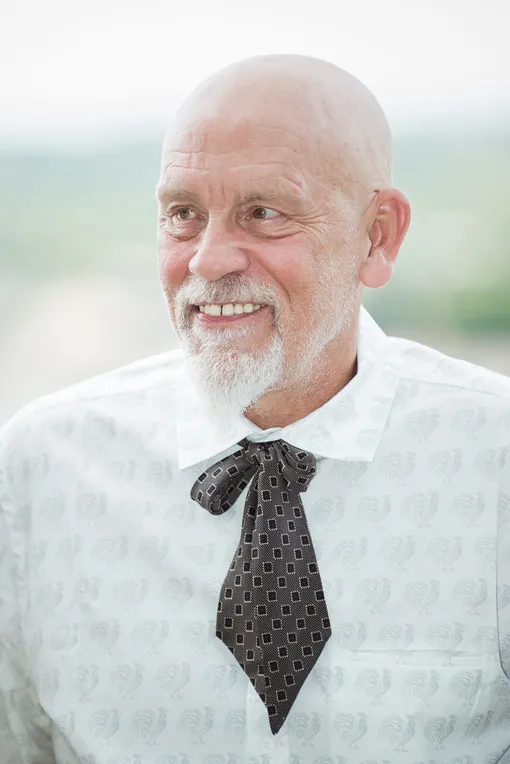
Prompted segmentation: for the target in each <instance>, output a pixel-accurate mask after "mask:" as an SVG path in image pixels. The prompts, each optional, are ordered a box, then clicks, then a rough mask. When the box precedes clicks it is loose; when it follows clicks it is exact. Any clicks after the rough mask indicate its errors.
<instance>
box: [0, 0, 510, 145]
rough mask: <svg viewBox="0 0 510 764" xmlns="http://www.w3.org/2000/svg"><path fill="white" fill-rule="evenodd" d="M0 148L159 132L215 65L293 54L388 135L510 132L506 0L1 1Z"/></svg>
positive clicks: (90, 141)
mask: <svg viewBox="0 0 510 764" xmlns="http://www.w3.org/2000/svg"><path fill="white" fill-rule="evenodd" d="M0 6H1V8H0V19H1V23H0V72H1V74H0V148H2V147H3V148H5V147H9V146H12V145H15V144H17V145H21V146H26V145H37V144H51V145H53V146H58V145H62V146H68V145H70V144H71V145H72V144H75V145H82V144H87V143H88V144H94V143H96V142H104V141H106V142H112V141H114V140H118V139H119V136H120V139H121V140H129V139H132V138H133V137H138V138H144V137H149V136H157V135H159V134H160V132H161V131H162V130H163V128H164V124H165V121H166V115H168V114H169V113H171V111H172V109H173V108H175V106H176V105H177V104H178V103H179V101H180V100H181V99H182V98H183V97H184V96H185V95H186V93H188V92H189V91H190V90H191V89H192V88H193V87H194V86H195V85H197V84H198V83H199V82H200V80H201V79H203V78H204V77H206V76H207V75H209V74H210V73H212V72H213V71H215V70H216V69H218V68H220V67H221V66H224V65H225V64H228V63H230V62H232V61H235V60H237V59H240V58H246V57H247V56H251V55H257V54H262V53H278V52H283V53H285V52H292V53H303V54H308V55H312V56H318V57H320V58H324V59H327V60H329V61H331V62H333V63H335V64H338V65H339V66H341V67H343V68H345V69H347V70H349V71H350V72H352V73H353V74H355V75H356V76H357V77H358V78H359V79H361V80H362V81H363V82H365V84H366V85H367V86H368V87H369V88H370V89H371V90H372V91H373V92H374V93H375V95H376V96H377V98H378V99H379V100H380V102H381V103H382V105H383V107H384V109H385V110H386V112H387V114H388V117H389V119H390V122H391V124H392V127H393V128H394V130H395V131H406V130H409V129H415V128H416V127H423V126H428V125H430V124H437V123H440V124H441V125H442V126H444V125H446V126H450V127H452V128H453V129H455V130H458V129H459V128H460V129H464V128H465V129H473V128H476V127H478V126H480V125H485V124H488V123H489V124H492V125H496V126H498V125H503V124H510V45H509V35H508V29H509V27H510V0H350V2H347V1H346V0H308V1H307V2H302V0H256V2H249V0H193V1H192V2H184V0H86V2H84V1H83V0H0Z"/></svg>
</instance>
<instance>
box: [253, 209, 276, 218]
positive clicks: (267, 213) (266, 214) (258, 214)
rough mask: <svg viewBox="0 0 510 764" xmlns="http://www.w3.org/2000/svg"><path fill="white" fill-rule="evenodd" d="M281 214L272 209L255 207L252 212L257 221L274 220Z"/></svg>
mask: <svg viewBox="0 0 510 764" xmlns="http://www.w3.org/2000/svg"><path fill="white" fill-rule="evenodd" d="M271 213H272V214H271ZM279 214H280V213H279V212H277V211H276V210H273V209H272V208H271V207H255V208H254V209H253V211H252V215H253V217H254V218H255V219H256V220H273V219H274V218H275V217H278V215H279Z"/></svg>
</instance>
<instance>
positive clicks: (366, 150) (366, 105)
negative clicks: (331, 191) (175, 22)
mask: <svg viewBox="0 0 510 764" xmlns="http://www.w3.org/2000/svg"><path fill="white" fill-rule="evenodd" d="M204 123H207V125H208V127H209V130H207V127H206V128H205V130H204V134H205V133H208V132H210V133H211V134H213V133H217V131H218V130H222V129H223V130H224V131H225V133H228V134H229V136H230V138H231V139H232V141H233V145H235V141H236V134H237V135H238V137H239V139H241V137H242V134H243V132H244V130H245V128H246V126H247V125H249V124H257V125H263V126H265V127H266V128H267V130H268V131H270V130H274V131H288V132H289V133H290V134H291V135H292V136H297V137H298V138H299V139H300V141H301V143H302V145H301V147H300V150H301V152H302V153H306V154H308V155H309V158H310V159H311V161H312V166H313V168H314V171H315V173H316V174H317V176H318V180H320V181H321V182H323V183H326V184H328V185H331V184H332V185H341V186H342V188H343V190H344V192H347V193H349V195H350V196H354V197H357V196H361V197H366V194H368V193H371V192H372V191H374V190H379V189H382V188H386V187H388V186H389V185H390V184H391V164H392V148H391V133H390V129H389V126H388V122H387V119H386V117H385V115H384V112H383V110H382V108H381V106H380V104H379V103H378V101H377V100H376V98H375V97H374V96H373V94H372V93H371V92H370V91H369V90H368V88H366V87H365V85H363V84H362V83H361V82H360V81H359V80H357V79H356V78H355V77H353V76H352V75H351V74H349V73H348V72H346V71H344V70H343V69H340V68H339V67H337V66H334V65H333V64H331V63H328V62H326V61H322V60H320V59H317V58H311V57H307V56H299V55H271V56H259V57H255V58H250V59H246V60H244V61H240V62H237V63H234V64H232V65H230V66H227V67H226V68H224V69H222V70H220V71H219V72H217V73H215V74H213V75H212V76H211V77H209V78H208V79H207V80H205V81H204V82H203V83H202V84H201V85H199V86H198V88H197V89H196V90H195V91H193V92H192V93H191V95H190V96H189V97H188V98H187V99H186V101H185V102H184V103H183V104H182V106H181V108H180V109H179V112H178V113H177V115H176V117H175V120H174V123H173V125H172V128H171V131H170V135H169V140H171V139H172V138H173V137H175V135H176V134H178V133H182V132H187V131H189V130H193V127H194V126H196V125H201V127H202V128H204ZM209 148H210V147H207V146H204V151H205V150H209Z"/></svg>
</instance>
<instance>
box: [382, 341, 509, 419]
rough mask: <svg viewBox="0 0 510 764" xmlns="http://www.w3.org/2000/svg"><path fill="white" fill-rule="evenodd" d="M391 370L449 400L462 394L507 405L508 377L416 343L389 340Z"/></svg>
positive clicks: (402, 377)
mask: <svg viewBox="0 0 510 764" xmlns="http://www.w3.org/2000/svg"><path fill="white" fill-rule="evenodd" d="M388 340H389V357H390V366H391V367H392V368H393V369H394V371H395V372H396V373H397V375H398V376H399V377H400V378H401V379H403V380H405V379H407V380H409V381H410V382H411V381H414V382H416V383H422V384H423V385H427V386H430V387H435V388H437V389H438V391H439V388H441V393H442V394H447V393H448V391H449V392H450V394H451V395H452V396H455V395H458V394H459V393H461V392H464V393H468V394H472V395H473V396H475V397H476V396H477V394H479V396H480V398H484V399H485V400H487V401H488V400H489V399H490V398H491V396H492V397H494V402H495V403H497V402H500V403H501V404H502V405H505V404H507V405H510V377H507V376H505V375H504V374H499V373H497V372H495V371H491V370H490V369H486V368H485V367H483V366H478V365H477V364H474V363H470V362H469V361H463V360H462V359H459V358H454V357H452V356H448V355H445V354H444V353H441V352H440V351H439V350H435V349H434V348H431V347H428V346H427V345H422V344H420V343H419V342H414V341H412V340H407V339H403V338H400V337H389V338H388Z"/></svg>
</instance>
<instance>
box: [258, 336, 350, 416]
mask: <svg viewBox="0 0 510 764" xmlns="http://www.w3.org/2000/svg"><path fill="white" fill-rule="evenodd" d="M357 345H358V321H356V322H355V323H354V325H353V326H351V328H350V329H348V330H347V332H345V333H344V334H343V335H342V336H341V337H339V338H338V339H335V340H333V341H332V342H330V343H329V344H328V345H327V346H326V347H325V348H324V350H323V352H322V354H321V356H319V357H318V358H317V361H316V364H317V365H316V367H314V370H313V380H307V381H306V383H305V384H303V383H297V384H295V385H291V386H286V387H282V388H281V389H278V390H273V391H271V392H269V393H266V395H263V396H262V397H261V398H260V400H259V401H257V403H256V404H255V406H253V407H252V408H250V409H248V410H247V411H246V413H245V416H246V418H247V419H249V420H250V421H251V422H253V423H254V424H256V425H257V427H260V429H262V430H268V429H269V428H271V427H286V426H287V425H289V424H292V422H297V421H298V419H304V417H306V416H308V415H309V414H311V413H312V411H316V410H317V409H318V408H320V407H321V406H323V405H324V404H325V403H327V402H328V401H329V400H330V399H331V398H333V396H335V395H336V394H337V393H338V392H340V390H342V388H344V387H345V386H346V385H347V384H348V383H349V382H350V381H351V379H352V378H353V377H354V376H355V375H356V373H357Z"/></svg>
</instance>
